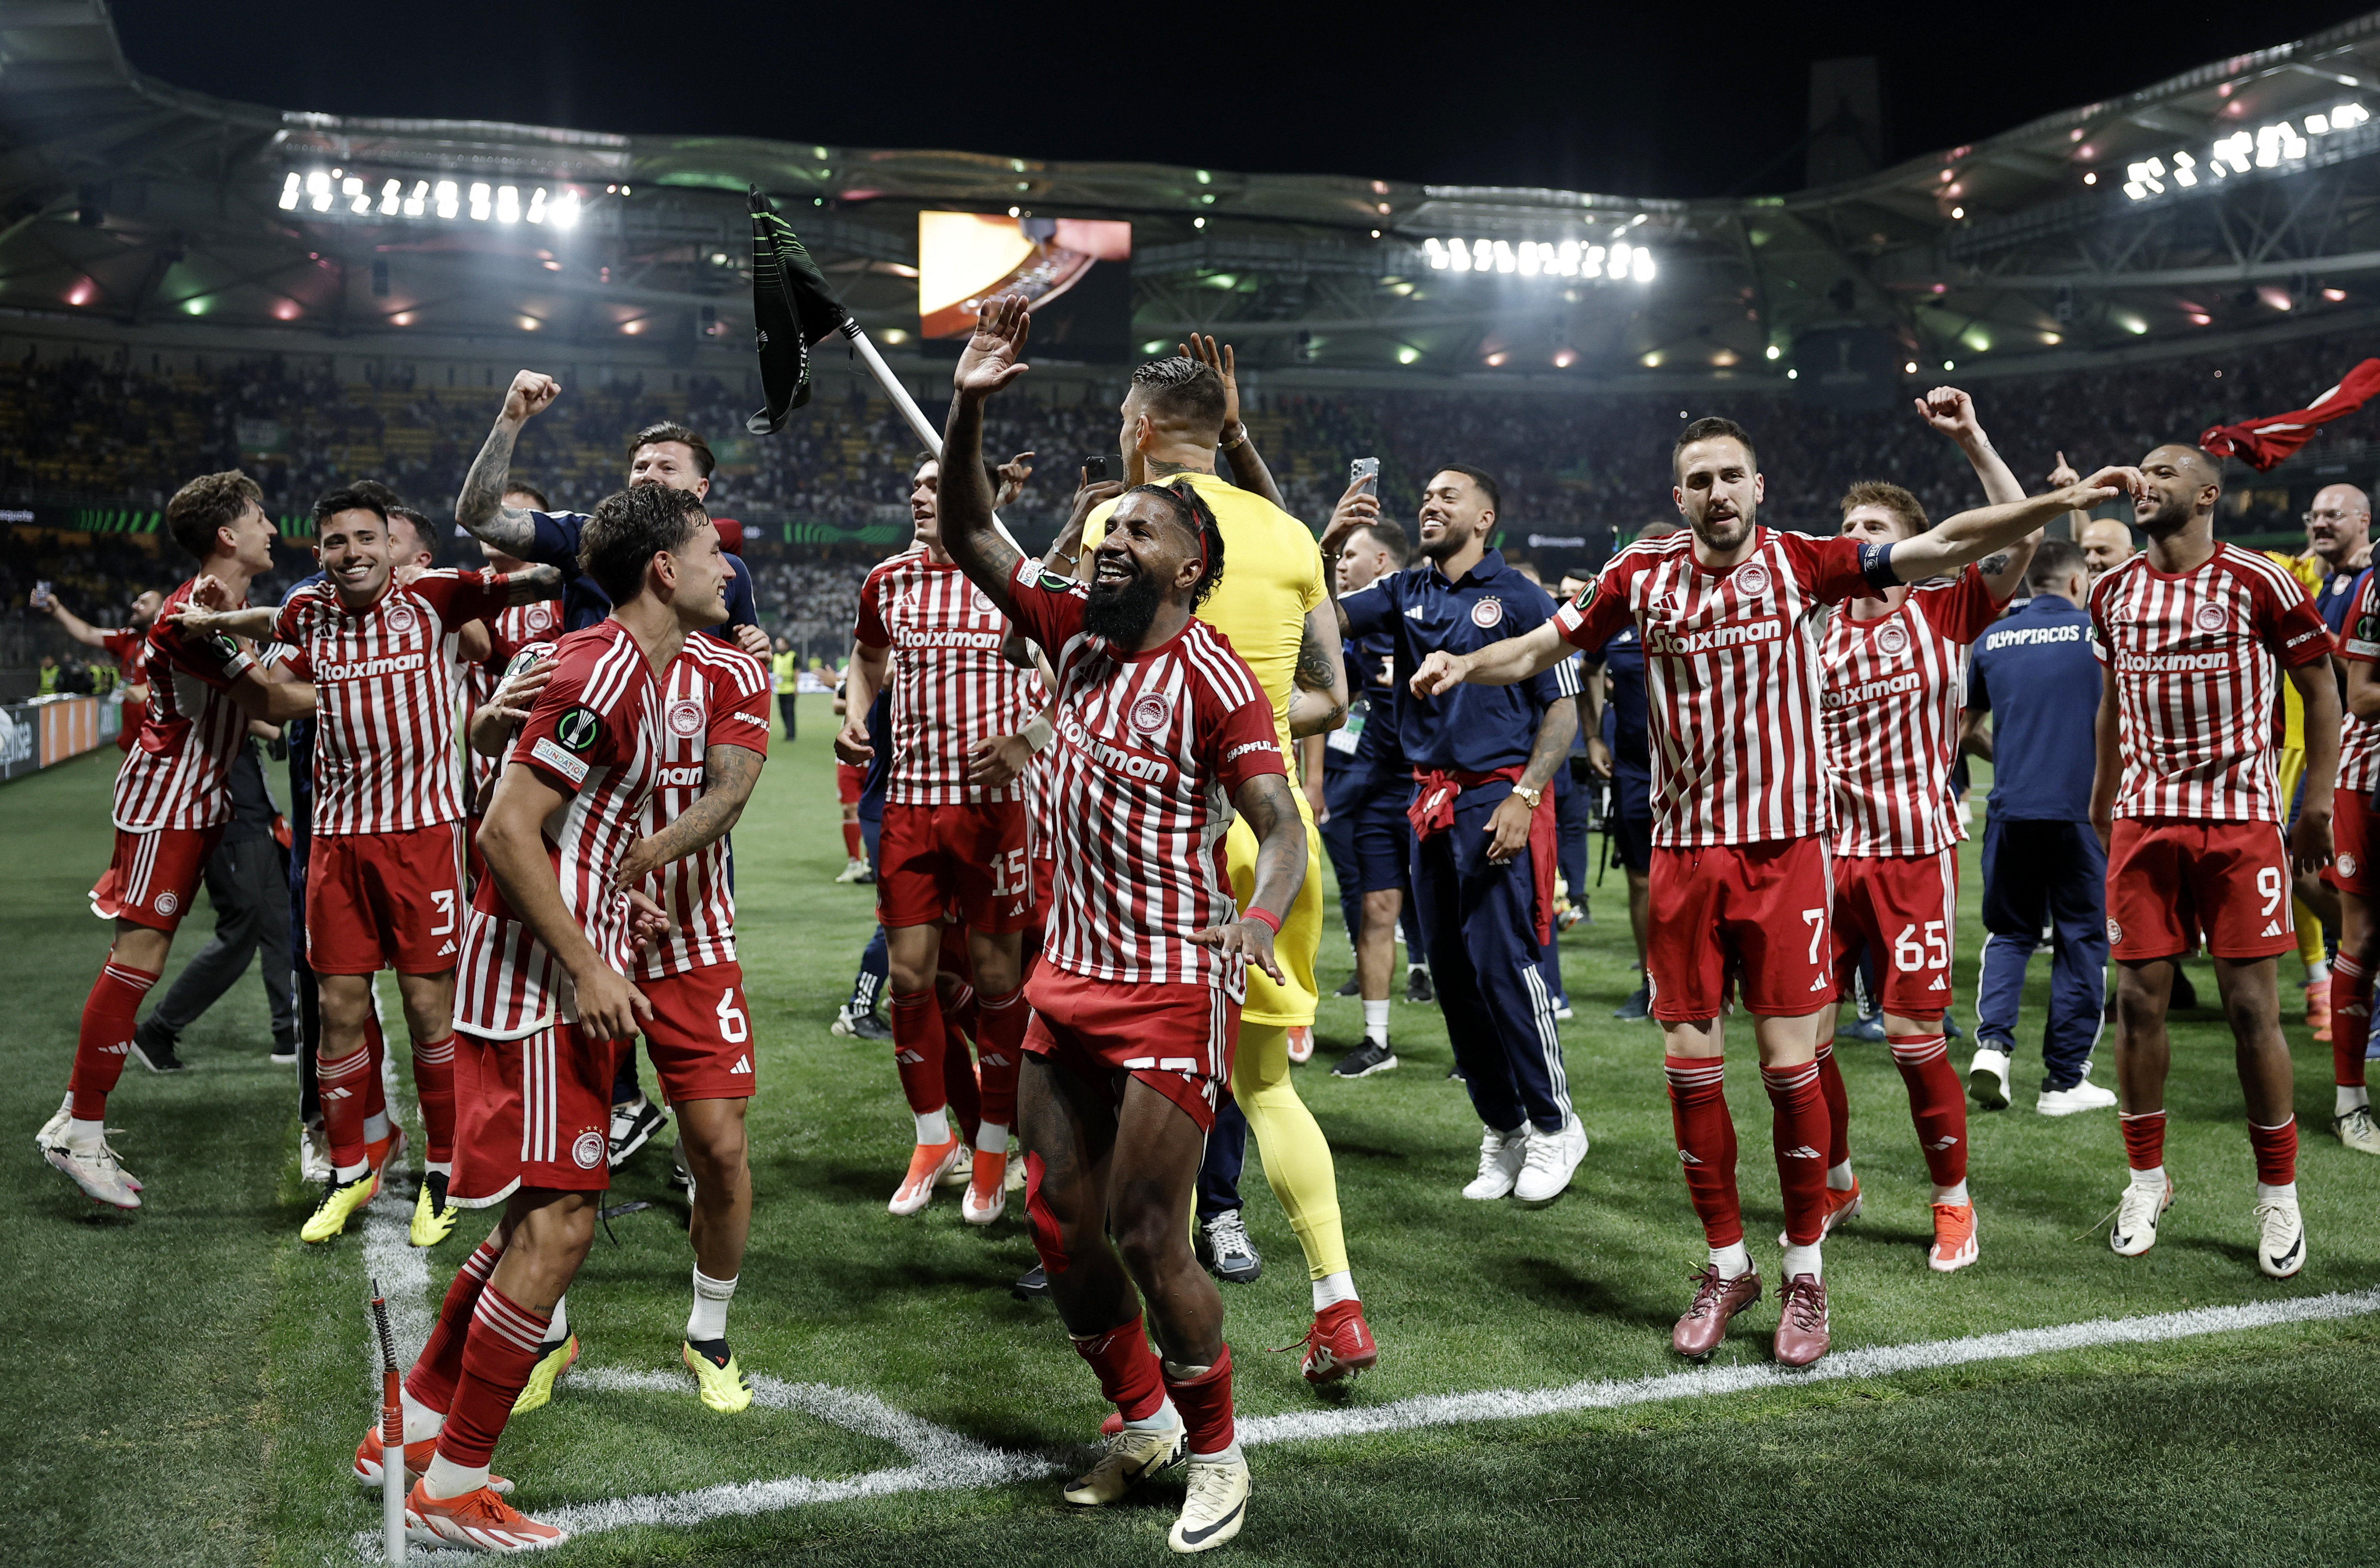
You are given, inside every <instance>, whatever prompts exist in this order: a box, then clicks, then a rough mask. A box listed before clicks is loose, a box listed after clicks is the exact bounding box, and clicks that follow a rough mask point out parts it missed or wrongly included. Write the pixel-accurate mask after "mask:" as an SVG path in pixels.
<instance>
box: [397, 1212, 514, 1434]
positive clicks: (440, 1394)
mask: <svg viewBox="0 0 2380 1568" xmlns="http://www.w3.org/2000/svg"><path fill="white" fill-rule="evenodd" d="M503 1256H504V1248H502V1247H500V1246H497V1245H496V1238H495V1237H494V1236H492V1235H491V1236H490V1237H489V1238H488V1239H487V1240H485V1241H483V1242H481V1243H480V1246H479V1250H477V1251H476V1252H473V1253H472V1254H471V1256H470V1257H468V1258H465V1259H463V1266H462V1267H461V1268H460V1269H457V1270H455V1278H454V1280H453V1282H450V1283H449V1284H448V1285H447V1286H446V1299H445V1300H444V1301H443V1302H441V1303H440V1304H439V1307H438V1321H437V1322H436V1323H435V1324H433V1325H432V1326H431V1330H430V1339H429V1342H428V1343H425V1344H424V1345H422V1347H421V1355H420V1356H419V1358H418V1359H416V1360H415V1362H414V1363H413V1370H411V1371H410V1372H407V1374H406V1375H405V1392H407V1393H409V1394H411V1395H412V1396H413V1397H414V1398H416V1399H418V1400H419V1401H420V1402H421V1403H422V1404H426V1405H428V1406H429V1407H430V1408H431V1409H432V1410H435V1411H437V1412H438V1413H439V1414H441V1415H443V1414H445V1413H446V1411H448V1410H449V1409H451V1408H453V1406H454V1404H455V1379H457V1378H459V1377H461V1376H462V1375H463V1345H464V1343H465V1342H466V1341H467V1340H468V1339H469V1338H470V1334H471V1313H472V1312H473V1310H474V1309H476V1308H477V1307H479V1305H480V1292H481V1291H482V1290H485V1289H486V1288H487V1284H488V1276H489V1275H491V1274H493V1273H494V1272H495V1271H496V1260H497V1259H498V1258H502V1257H503Z"/></svg>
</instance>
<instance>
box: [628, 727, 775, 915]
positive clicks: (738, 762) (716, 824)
mask: <svg viewBox="0 0 2380 1568" xmlns="http://www.w3.org/2000/svg"><path fill="white" fill-rule="evenodd" d="M766 760H768V759H766V758H764V757H762V756H761V755H760V754H759V752H757V751H754V750H751V749H750V748H747V747H741V746H714V747H712V748H710V749H709V750H708V751H705V752H704V753H703V754H702V798H701V799H699V800H698V801H696V802H695V803H694V804H693V805H692V806H690V807H688V808H686V810H684V811H682V812H680V813H679V814H678V816H677V818H676V819H675V820H673V821H672V822H670V823H669V825H668V826H666V827H664V828H662V831H661V832H659V833H655V834H653V835H652V836H651V837H650V838H640V839H638V840H637V842H636V843H634V844H632V845H629V846H628V852H627V853H626V854H625V855H623V856H622V857H620V867H619V869H617V870H615V871H613V873H612V886H613V888H615V889H622V890H625V889H627V888H631V887H634V886H636V885H637V883H638V882H641V881H644V880H645V877H646V876H647V874H648V873H650V872H651V871H653V870H654V869H658V868H660V867H662V866H666V865H668V864H669V863H670V862H671V861H673V860H683V859H685V858H686V857H687V856H689V855H698V854H700V853H701V852H702V851H703V850H705V849H708V848H709V847H710V845H711V844H712V842H713V841H715V840H717V839H718V838H719V837H720V836H721V835H722V834H724V833H726V832H727V830H728V829H730V828H732V827H734V826H735V821H736V819H737V818H739V817H741V816H743V815H744V803H745V802H746V801H747V800H749V799H751V798H752V786H753V785H754V784H759V782H760V764H761V763H762V762H764V761H766Z"/></svg>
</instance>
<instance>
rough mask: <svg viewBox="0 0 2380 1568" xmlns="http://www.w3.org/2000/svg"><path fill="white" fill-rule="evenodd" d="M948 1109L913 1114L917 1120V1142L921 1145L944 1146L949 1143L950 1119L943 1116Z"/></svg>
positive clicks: (945, 1107) (946, 1107)
mask: <svg viewBox="0 0 2380 1568" xmlns="http://www.w3.org/2000/svg"><path fill="white" fill-rule="evenodd" d="M949 1109H950V1107H948V1106H944V1107H942V1108H941V1110H940V1111H921V1112H915V1114H916V1115H917V1141H918V1142H919V1143H922V1144H944V1143H948V1142H950V1141H951V1119H950V1117H949V1116H948V1115H946V1114H944V1112H947V1111H948V1110H949Z"/></svg>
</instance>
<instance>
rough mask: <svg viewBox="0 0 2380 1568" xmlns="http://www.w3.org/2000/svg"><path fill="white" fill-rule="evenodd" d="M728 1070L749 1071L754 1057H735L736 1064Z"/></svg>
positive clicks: (735, 1071)
mask: <svg viewBox="0 0 2380 1568" xmlns="http://www.w3.org/2000/svg"><path fill="white" fill-rule="evenodd" d="M727 1070H728V1071H729V1072H731V1073H748V1072H750V1071H751V1070H752V1059H751V1058H750V1057H749V1056H739V1057H737V1058H736V1059H735V1065H734V1066H733V1067H730V1068H728V1069H727Z"/></svg>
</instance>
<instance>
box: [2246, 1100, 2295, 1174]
mask: <svg viewBox="0 0 2380 1568" xmlns="http://www.w3.org/2000/svg"><path fill="white" fill-rule="evenodd" d="M2248 1142H2249V1145H2250V1147H2252V1148H2253V1149H2255V1151H2256V1179H2257V1180H2258V1181H2260V1182H2262V1183H2264V1184H2265V1185H2266V1186H2268V1187H2285V1186H2288V1185H2289V1184H2290V1183H2291V1182H2294V1181H2296V1180H2297V1179H2298V1119H2297V1118H2296V1117H2295V1116H2292V1117H2290V1118H2289V1120H2288V1121H2286V1122H2283V1123H2282V1124H2280V1125H2279V1126H2277V1127H2260V1126H2258V1125H2256V1124H2255V1123H2253V1122H2251V1123H2249V1124H2248Z"/></svg>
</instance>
